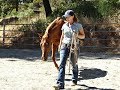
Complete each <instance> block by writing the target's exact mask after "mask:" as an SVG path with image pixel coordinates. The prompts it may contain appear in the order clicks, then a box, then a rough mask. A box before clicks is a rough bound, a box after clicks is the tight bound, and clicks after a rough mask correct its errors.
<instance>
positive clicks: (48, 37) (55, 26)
mask: <svg viewBox="0 0 120 90" xmlns="http://www.w3.org/2000/svg"><path fill="white" fill-rule="evenodd" d="M64 23H65V22H64V20H63V19H60V17H58V18H57V19H55V20H54V21H53V22H52V23H50V24H49V26H48V27H47V29H46V31H45V33H44V35H43V37H42V39H41V42H40V46H41V50H42V60H43V61H46V60H47V57H48V53H49V52H50V50H51V49H52V60H53V62H54V65H55V67H56V68H57V69H58V64H57V63H56V60H55V52H56V50H57V48H58V45H59V42H60V37H61V34H62V31H61V28H62V25H63V24H64Z"/></svg>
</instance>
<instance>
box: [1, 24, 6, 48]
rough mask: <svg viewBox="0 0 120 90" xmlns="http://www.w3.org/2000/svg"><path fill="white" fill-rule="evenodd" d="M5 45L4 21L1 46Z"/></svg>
mask: <svg viewBox="0 0 120 90" xmlns="http://www.w3.org/2000/svg"><path fill="white" fill-rule="evenodd" d="M4 45H5V22H3V43H2V46H3V47H4Z"/></svg>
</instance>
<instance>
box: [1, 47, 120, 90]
mask: <svg viewBox="0 0 120 90" xmlns="http://www.w3.org/2000/svg"><path fill="white" fill-rule="evenodd" d="M40 56H41V52H40V50H27V49H0V90H54V89H53V87H52V86H53V85H54V84H55V83H56V79H57V75H58V71H57V70H56V68H55V67H54V64H53V62H52V60H51V58H50V57H49V58H48V61H47V62H42V61H41V60H40ZM56 56H57V63H58V64H59V54H57V55H56ZM78 65H79V81H78V85H77V86H71V72H70V74H69V72H68V64H67V65H66V77H65V90H120V55H110V54H105V53H104V54H103V53H80V55H79V60H78Z"/></svg>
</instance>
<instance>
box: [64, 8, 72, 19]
mask: <svg viewBox="0 0 120 90" xmlns="http://www.w3.org/2000/svg"><path fill="white" fill-rule="evenodd" d="M73 15H74V11H73V10H67V11H66V12H65V14H64V15H63V17H65V18H67V17H70V16H73Z"/></svg>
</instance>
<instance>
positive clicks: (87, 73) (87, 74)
mask: <svg viewBox="0 0 120 90" xmlns="http://www.w3.org/2000/svg"><path fill="white" fill-rule="evenodd" d="M66 75H71V74H66ZM106 75H107V71H104V70H101V69H98V68H88V67H81V68H79V77H78V81H81V80H88V79H96V78H102V77H105V76H106ZM65 81H71V79H65ZM78 86H80V87H84V88H86V89H81V88H78V89H76V90H114V89H110V88H109V89H108V88H97V87H91V86H87V85H85V84H78ZM69 90H71V88H69Z"/></svg>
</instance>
